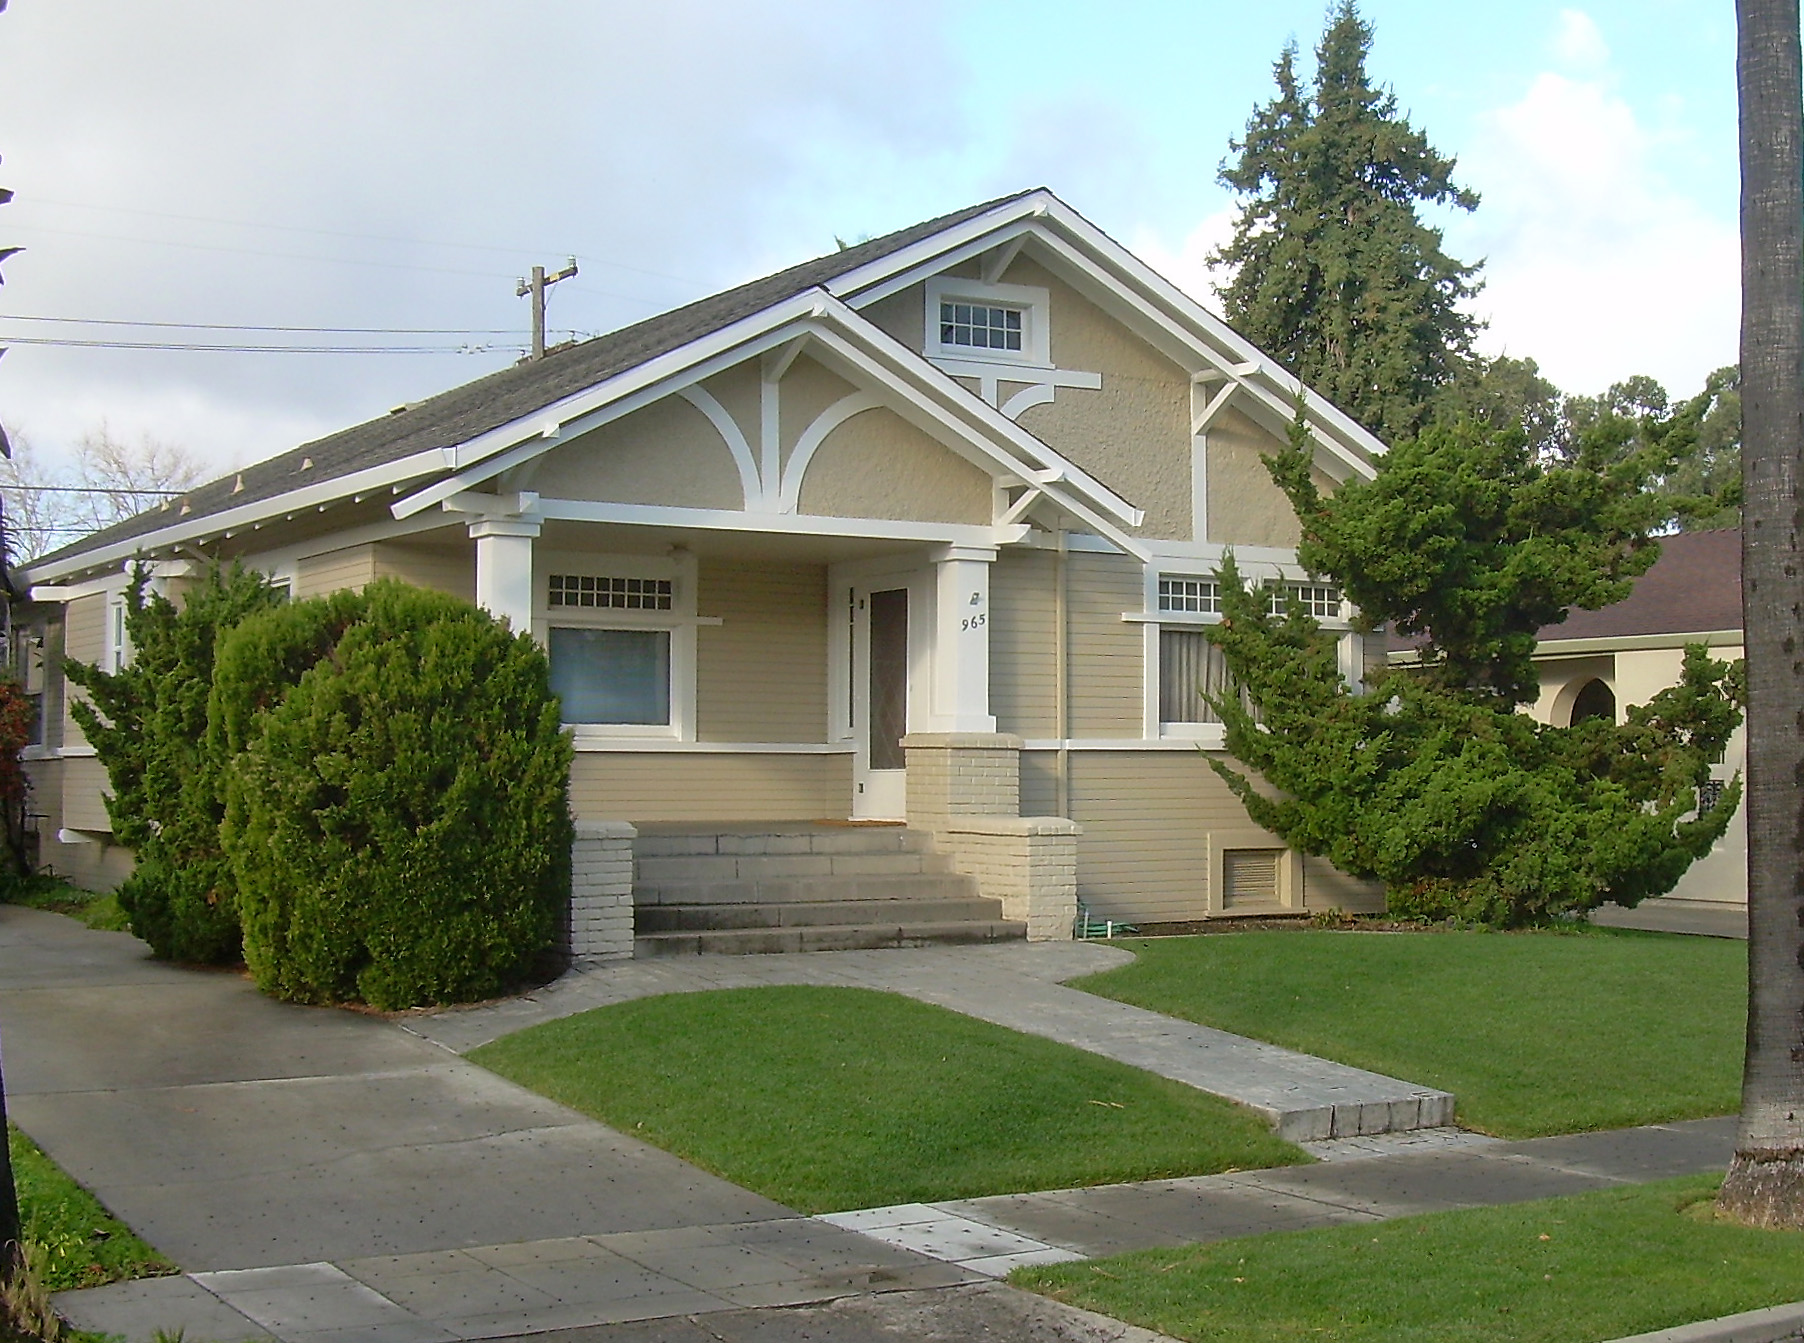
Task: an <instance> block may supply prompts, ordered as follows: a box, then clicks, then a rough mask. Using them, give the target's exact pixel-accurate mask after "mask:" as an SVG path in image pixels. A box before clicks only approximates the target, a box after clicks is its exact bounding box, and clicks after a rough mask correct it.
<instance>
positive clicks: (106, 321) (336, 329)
mask: <svg viewBox="0 0 1804 1343" xmlns="http://www.w3.org/2000/svg"><path fill="white" fill-rule="evenodd" d="M0 322H53V323H56V324H57V325H59V326H138V327H149V328H152V329H155V330H159V331H258V332H270V333H286V334H298V335H307V336H513V335H518V334H519V332H518V330H517V329H516V328H514V327H487V328H481V329H477V328H471V327H461V326H459V327H451V326H254V325H248V324H244V323H236V322H151V321H139V320H137V319H134V318H128V317H49V316H45V315H43V314H38V313H0Z"/></svg>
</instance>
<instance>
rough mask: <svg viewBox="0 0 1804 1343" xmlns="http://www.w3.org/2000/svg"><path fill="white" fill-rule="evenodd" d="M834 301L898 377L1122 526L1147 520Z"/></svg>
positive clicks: (835, 309) (849, 331) (852, 331)
mask: <svg viewBox="0 0 1804 1343" xmlns="http://www.w3.org/2000/svg"><path fill="white" fill-rule="evenodd" d="M830 303H831V308H830V309H829V310H830V311H832V312H834V313H835V315H837V316H839V317H840V319H841V321H842V323H843V324H844V326H845V327H846V330H847V334H848V335H854V336H857V337H858V338H860V339H861V340H862V341H863V342H864V343H865V344H866V345H868V346H870V347H871V349H872V352H873V353H875V354H877V355H879V356H881V357H882V358H883V359H885V360H886V361H887V362H888V363H889V365H890V366H891V367H892V368H893V369H894V370H895V372H896V374H897V375H898V376H899V377H901V378H904V379H907V380H908V381H910V382H913V383H914V384H916V386H917V387H918V388H919V389H920V390H921V391H927V392H931V393H933V394H935V395H936V396H937V397H938V398H939V399H940V400H941V401H943V402H944V403H946V404H947V405H948V406H950V407H956V408H957V410H958V412H959V413H960V414H961V415H962V416H964V417H966V418H968V419H970V420H973V421H975V423H976V426H977V427H979V428H980V429H981V430H982V431H983V435H984V437H985V438H987V439H990V440H992V441H994V440H997V439H1000V440H1001V441H1002V442H1004V443H1006V444H1008V445H1009V446H1011V447H1012V448H1014V449H1015V450H1016V451H1017V452H1018V453H1020V454H1021V455H1022V456H1023V457H1025V458H1027V459H1028V460H1029V461H1030V462H1034V463H1037V464H1038V467H1039V469H1041V470H1042V471H1054V472H1057V473H1058V474H1057V476H1056V478H1055V479H1056V480H1057V481H1058V482H1063V483H1066V484H1069V485H1070V486H1072V487H1074V488H1076V489H1077V490H1080V491H1082V492H1083V493H1084V494H1085V495H1088V496H1089V498H1090V499H1091V500H1092V501H1093V502H1094V503H1095V504H1097V505H1099V506H1100V507H1101V508H1103V509H1104V510H1106V511H1107V512H1109V513H1112V514H1114V515H1115V518H1116V520H1117V523H1118V524H1119V525H1125V526H1129V527H1138V526H1139V525H1140V524H1141V523H1142V522H1143V521H1145V518H1146V514H1145V513H1144V511H1142V510H1141V509H1138V508H1136V507H1134V505H1132V504H1130V503H1129V502H1128V501H1127V500H1125V499H1123V498H1122V497H1121V496H1120V495H1118V494H1116V493H1115V492H1114V491H1113V490H1111V489H1110V488H1109V487H1108V486H1107V485H1104V484H1103V483H1102V482H1101V481H1100V480H1097V479H1096V478H1095V477H1094V476H1092V475H1090V474H1089V472H1087V471H1085V470H1083V469H1082V468H1081V467H1079V466H1078V465H1077V464H1076V463H1075V462H1071V461H1068V460H1066V459H1065V458H1064V457H1062V456H1061V455H1060V454H1059V453H1058V452H1056V451H1055V450H1054V449H1053V448H1051V447H1050V446H1048V445H1047V444H1046V443H1045V442H1044V441H1042V440H1041V439H1038V438H1036V437H1034V435H1032V434H1031V433H1029V432H1028V431H1027V430H1025V429H1023V428H1022V427H1021V426H1020V425H1018V424H1016V423H1015V422H1014V421H1013V420H1011V419H1009V418H1008V417H1007V416H1005V415H1004V414H1002V412H1001V411H999V410H997V409H996V408H995V407H994V406H992V405H990V404H989V403H988V402H987V401H985V400H983V399H982V398H981V397H978V396H974V395H973V394H972V393H971V392H970V391H969V390H968V389H966V388H965V387H963V386H961V385H960V384H959V383H958V382H957V381H955V380H954V379H953V377H952V376H951V375H950V374H948V373H946V372H944V371H943V370H941V369H940V368H938V367H937V366H936V365H935V364H934V363H933V362H932V361H931V360H927V359H923V358H922V357H921V356H920V355H919V354H916V353H915V352H914V351H913V350H911V349H909V348H908V346H906V345H904V344H903V343H902V342H901V341H899V340H897V339H896V338H895V337H894V336H892V335H890V334H889V332H887V331H885V330H884V329H883V328H882V327H880V326H878V325H877V324H876V323H874V322H872V321H870V320H869V319H867V318H865V317H864V316H862V315H861V314H860V313H858V312H857V311H856V310H854V309H853V308H851V307H850V306H848V305H847V304H844V303H842V302H840V301H839V300H838V299H832V300H830ZM1013 469H1014V470H1016V471H1019V470H1020V466H1019V464H1018V463H1016V464H1014V466H1013ZM1048 488H1049V492H1051V493H1052V495H1053V497H1054V498H1055V499H1061V496H1063V495H1066V494H1068V493H1069V492H1068V491H1060V490H1057V489H1056V486H1048ZM1061 501H1062V499H1061Z"/></svg>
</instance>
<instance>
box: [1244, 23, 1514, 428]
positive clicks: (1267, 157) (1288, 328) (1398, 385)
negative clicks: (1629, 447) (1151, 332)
mask: <svg viewBox="0 0 1804 1343" xmlns="http://www.w3.org/2000/svg"><path fill="white" fill-rule="evenodd" d="M1371 46H1372V28H1371V26H1370V25H1369V24H1367V23H1366V22H1365V21H1364V20H1362V19H1361V18H1360V17H1359V12H1358V9H1357V7H1356V6H1355V4H1354V3H1353V0H1341V3H1340V4H1339V6H1338V7H1337V8H1336V9H1335V10H1334V11H1333V12H1332V15H1331V21H1330V23H1329V26H1328V29H1327V31H1326V32H1325V33H1324V34H1323V36H1322V41H1321V45H1320V46H1319V47H1318V48H1317V49H1316V72H1315V84H1314V88H1313V91H1312V92H1311V93H1310V94H1307V95H1306V94H1305V92H1304V91H1303V88H1302V86H1301V84H1300V83H1299V81H1298V76H1297V70H1296V56H1297V52H1296V47H1295V46H1294V44H1293V45H1291V46H1288V47H1286V48H1285V50H1284V52H1283V54H1282V55H1281V56H1280V57H1279V58H1278V61H1277V64H1276V66H1275V67H1274V74H1275V76H1276V78H1277V84H1278V94H1277V97H1275V98H1274V99H1272V101H1271V102H1269V103H1267V104H1265V105H1264V106H1263V107H1260V108H1257V109H1255V110H1254V113H1253V116H1252V119H1251V120H1250V121H1249V122H1248V123H1247V130H1246V137H1245V139H1243V140H1238V141H1234V142H1232V143H1231V144H1230V150H1231V153H1232V155H1233V156H1234V157H1233V158H1232V159H1231V160H1230V161H1229V162H1227V163H1224V164H1223V165H1222V170H1221V181H1222V183H1223V185H1225V186H1228V187H1230V188H1232V189H1233V190H1234V191H1236V192H1238V193H1240V194H1241V195H1242V196H1243V197H1244V198H1245V199H1244V201H1243V203H1242V205H1241V209H1240V217H1239V219H1238V220H1237V221H1236V224H1235V229H1234V236H1233V238H1232V239H1231V240H1230V241H1229V242H1228V243H1227V245H1226V246H1224V247H1223V248H1221V249H1220V251H1218V252H1217V253H1215V255H1214V257H1213V258H1212V260H1213V261H1214V262H1215V263H1216V264H1218V265H1225V266H1228V267H1231V268H1232V270H1233V272H1234V279H1233V281H1232V283H1230V284H1229V285H1228V287H1227V288H1226V289H1225V290H1223V291H1222V294H1221V297H1222V299H1223V301H1224V303H1225V305H1226V307H1227V315H1228V319H1229V321H1230V322H1232V323H1233V324H1234V326H1235V327H1236V328H1237V329H1238V330H1239V331H1240V332H1241V334H1242V335H1244V336H1246V337H1247V338H1248V339H1249V340H1251V341H1252V342H1253V343H1254V344H1256V345H1258V346H1259V347H1260V348H1261V349H1264V350H1267V351H1269V352H1270V353H1271V354H1273V355H1274V356H1275V357H1276V358H1277V359H1278V360H1279V362H1280V363H1282V364H1283V365H1284V366H1285V367H1286V368H1287V369H1289V370H1290V371H1291V372H1292V373H1294V374H1296V376H1297V377H1299V378H1301V379H1302V380H1303V381H1304V382H1305V383H1307V384H1309V385H1310V386H1311V387H1313V388H1315V389H1316V390H1317V391H1319V392H1321V393H1322V394H1323V395H1324V396H1326V397H1328V398H1329V399H1330V400H1332V401H1334V402H1335V403H1336V404H1337V405H1339V406H1340V407H1341V408H1342V409H1344V410H1346V411H1347V412H1348V413H1349V414H1351V415H1353V416H1354V417H1355V418H1356V419H1358V420H1359V421H1360V422H1361V423H1363V424H1365V425H1366V427H1367V428H1369V429H1371V430H1372V431H1373V432H1375V433H1378V434H1380V435H1382V436H1384V437H1386V438H1398V437H1402V436H1405V435H1407V434H1411V433H1413V432H1415V431H1416V430H1417V429H1418V428H1420V427H1421V426H1422V425H1423V424H1424V423H1426V422H1427V420H1428V419H1429V418H1430V413H1431V407H1432V405H1433V403H1434V402H1435V400H1436V398H1437V396H1439V395H1440V393H1441V391H1442V389H1444V388H1447V387H1449V386H1450V385H1452V384H1454V383H1456V382H1458V381H1459V380H1461V379H1462V378H1465V377H1468V376H1471V375H1472V374H1473V354H1472V339H1473V336H1474V334H1475V333H1476V331H1477V329H1478V323H1477V322H1476V321H1475V320H1474V319H1473V318H1471V317H1469V316H1467V315H1466V314H1464V313H1462V312H1461V311H1459V308H1458V304H1459V303H1460V302H1461V301H1463V300H1465V299H1468V298H1470V297H1472V296H1473V295H1474V294H1475V293H1476V292H1477V291H1478V288H1479V282H1478V280H1477V278H1476V277H1477V274H1478V267H1477V266H1467V265H1462V264H1461V263H1460V262H1458V261H1455V260H1454V259H1453V258H1452V257H1450V256H1448V255H1447V254H1446V252H1445V251H1443V250H1442V247H1441V233H1440V230H1438V229H1435V228H1431V227H1429V226H1428V225H1426V224H1424V223H1423V222H1422V220H1421V219H1420V218H1419V217H1418V214H1417V207H1418V206H1420V205H1422V204H1425V203H1427V204H1437V205H1452V206H1455V207H1457V208H1459V209H1462V210H1472V209H1474V208H1476V207H1477V205H1478V197H1477V196H1475V195H1474V194H1473V193H1471V192H1470V191H1466V190H1464V189H1462V188H1460V187H1457V186H1455V185H1454V183H1453V169H1454V161H1453V160H1452V159H1449V158H1443V157H1441V155H1440V154H1438V153H1437V152H1436V151H1435V150H1434V148H1433V146H1431V145H1430V144H1429V143H1428V141H1427V139H1426V138H1425V137H1424V136H1423V135H1422V133H1421V132H1420V131H1418V130H1416V129H1415V128H1414V127H1412V126H1411V125H1410V124H1409V121H1408V119H1407V118H1406V117H1403V116H1401V115H1399V113H1398V111H1397V100H1396V98H1395V96H1394V95H1393V94H1392V93H1391V92H1390V91H1389V90H1387V89H1384V88H1379V87H1374V86H1373V84H1372V82H1371V80H1370V77H1369V76H1368V74H1367V72H1366V55H1367V53H1368V52H1369V51H1370V50H1371Z"/></svg>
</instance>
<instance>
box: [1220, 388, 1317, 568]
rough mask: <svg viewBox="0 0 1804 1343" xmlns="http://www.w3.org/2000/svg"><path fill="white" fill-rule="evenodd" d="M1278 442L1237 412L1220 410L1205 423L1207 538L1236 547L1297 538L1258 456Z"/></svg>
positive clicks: (1279, 492) (1291, 515) (1299, 531)
mask: <svg viewBox="0 0 1804 1343" xmlns="http://www.w3.org/2000/svg"><path fill="white" fill-rule="evenodd" d="M1282 446H1283V444H1281V443H1280V442H1278V441H1277V440H1276V439H1275V438H1273V437H1272V436H1271V435H1270V434H1268V433H1266V431H1265V430H1263V429H1261V428H1260V427H1259V426H1258V425H1256V424H1254V423H1253V422H1252V421H1251V420H1249V419H1248V418H1247V417H1246V416H1244V415H1242V414H1240V413H1239V412H1238V411H1234V410H1228V411H1224V412H1223V413H1222V414H1221V416H1220V417H1219V418H1218V419H1217V420H1216V422H1215V423H1214V424H1213V425H1212V426H1211V427H1210V429H1209V446H1208V468H1207V469H1208V472H1209V481H1208V496H1209V530H1208V539H1209V540H1211V541H1215V542H1218V543H1220V544H1223V545H1236V546H1294V545H1296V544H1297V542H1298V541H1299V540H1301V539H1302V529H1301V528H1300V527H1298V525H1297V515H1296V514H1295V513H1294V512H1292V511H1291V507H1290V500H1288V499H1286V498H1285V497H1284V492H1283V491H1282V490H1280V489H1279V488H1278V487H1277V486H1276V485H1274V484H1273V483H1272V477H1271V473H1270V472H1269V471H1267V470H1266V469H1265V463H1264V462H1263V461H1261V460H1260V457H1261V455H1262V454H1264V453H1270V452H1275V451H1276V450H1277V449H1279V448H1280V447H1282ZM1318 483H1320V482H1318Z"/></svg>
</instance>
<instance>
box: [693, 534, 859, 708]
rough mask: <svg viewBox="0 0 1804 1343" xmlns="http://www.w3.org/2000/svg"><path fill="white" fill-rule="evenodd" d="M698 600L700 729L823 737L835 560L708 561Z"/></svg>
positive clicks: (700, 575) (699, 579) (700, 573)
mask: <svg viewBox="0 0 1804 1343" xmlns="http://www.w3.org/2000/svg"><path fill="white" fill-rule="evenodd" d="M696 610H697V612H698V613H699V614H701V615H704V616H719V617H720V618H721V621H722V623H721V624H719V625H703V626H702V627H701V628H700V629H699V630H697V632H696V675H695V701H696V736H697V738H698V739H699V740H701V741H719V742H819V741H824V740H826V734H827V570H826V567H825V566H824V565H818V564H774V563H764V562H761V563H759V564H756V565H751V564H735V563H730V562H726V561H719V560H707V561H704V562H702V564H701V565H700V568H699V571H698V573H697V575H696Z"/></svg>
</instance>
